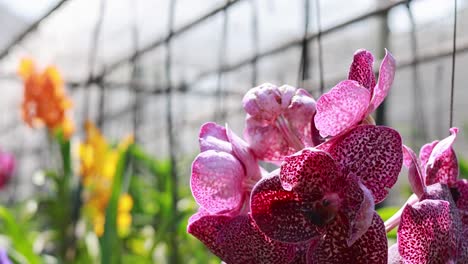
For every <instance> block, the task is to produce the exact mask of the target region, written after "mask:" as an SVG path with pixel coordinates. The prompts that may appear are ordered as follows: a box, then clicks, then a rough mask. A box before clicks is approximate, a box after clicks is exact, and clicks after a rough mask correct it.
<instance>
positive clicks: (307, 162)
mask: <svg viewBox="0 0 468 264" xmlns="http://www.w3.org/2000/svg"><path fill="white" fill-rule="evenodd" d="M340 178H341V179H342V178H343V176H342V173H341V172H340V171H339V170H338V165H337V163H336V162H335V160H333V158H332V157H331V156H330V155H329V154H328V153H326V152H324V151H321V150H316V149H312V148H307V149H303V150H302V151H299V152H297V153H295V154H294V155H291V156H288V157H286V158H285V160H284V162H283V163H282V164H281V173H280V179H281V184H282V186H283V188H284V189H285V190H288V191H290V190H294V191H295V192H297V193H299V194H300V195H306V196H308V197H309V198H310V199H311V200H315V199H320V198H321V197H322V196H323V194H324V192H327V191H328V190H332V189H335V188H333V187H332V186H334V185H335V184H336V180H338V179H340Z"/></svg>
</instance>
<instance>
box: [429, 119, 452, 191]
mask: <svg viewBox="0 0 468 264" xmlns="http://www.w3.org/2000/svg"><path fill="white" fill-rule="evenodd" d="M450 133H451V135H450V136H448V137H446V138H444V139H443V140H441V141H439V143H437V145H435V146H434V148H433V149H432V152H431V155H430V156H429V159H428V160H427V164H426V184H428V185H429V184H433V183H436V182H441V183H446V184H449V185H451V184H454V183H455V182H456V181H457V179H458V160H457V156H456V155H455V151H454V150H453V148H452V145H453V142H454V141H455V139H456V137H457V133H458V129H457V128H451V129H450Z"/></svg>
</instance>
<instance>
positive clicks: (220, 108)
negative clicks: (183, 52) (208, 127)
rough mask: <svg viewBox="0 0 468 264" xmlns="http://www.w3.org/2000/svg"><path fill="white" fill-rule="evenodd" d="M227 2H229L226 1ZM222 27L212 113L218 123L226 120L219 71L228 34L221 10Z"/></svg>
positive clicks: (225, 12)
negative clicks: (213, 110)
mask: <svg viewBox="0 0 468 264" xmlns="http://www.w3.org/2000/svg"><path fill="white" fill-rule="evenodd" d="M228 1H229V0H228ZM222 17H223V22H222V27H221V41H220V42H219V52H218V66H219V71H218V76H217V80H216V86H217V87H216V94H217V100H216V107H215V112H214V120H216V121H218V122H222V121H225V119H226V112H225V107H224V104H225V103H226V102H225V98H224V97H225V94H224V90H225V89H224V88H223V83H222V82H223V71H222V70H221V69H222V68H223V67H224V58H225V57H226V54H225V53H226V46H227V32H228V14H227V9H223V11H222Z"/></svg>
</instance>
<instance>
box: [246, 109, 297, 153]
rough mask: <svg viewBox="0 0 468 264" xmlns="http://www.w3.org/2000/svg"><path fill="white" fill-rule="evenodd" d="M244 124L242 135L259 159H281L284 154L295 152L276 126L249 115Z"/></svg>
mask: <svg viewBox="0 0 468 264" xmlns="http://www.w3.org/2000/svg"><path fill="white" fill-rule="evenodd" d="M245 125H246V127H245V131H244V137H245V139H246V140H247V142H248V143H249V144H250V147H251V149H252V150H253V152H254V154H255V156H257V157H258V158H259V159H261V160H267V161H273V162H275V161H282V159H283V158H284V157H285V156H287V155H291V154H293V153H294V152H296V150H295V149H294V148H292V147H290V146H289V144H288V142H287V141H286V139H285V138H284V136H283V134H282V133H281V131H280V130H279V129H278V127H276V126H272V125H270V124H269V123H266V122H262V121H258V120H256V119H254V118H252V117H251V116H247V119H246V120H245Z"/></svg>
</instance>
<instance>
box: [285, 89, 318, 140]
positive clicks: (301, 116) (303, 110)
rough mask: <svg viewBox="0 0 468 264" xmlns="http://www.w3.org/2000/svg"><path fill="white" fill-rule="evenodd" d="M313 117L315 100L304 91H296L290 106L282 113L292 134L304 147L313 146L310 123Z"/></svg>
mask: <svg viewBox="0 0 468 264" xmlns="http://www.w3.org/2000/svg"><path fill="white" fill-rule="evenodd" d="M314 115H315V100H314V98H312V96H311V95H310V94H309V93H308V92H307V91H306V90H304V89H297V91H296V93H295V95H294V96H293V97H292V100H291V104H290V105H289V106H288V108H287V110H286V111H285V112H284V117H285V119H286V120H287V122H288V124H289V126H291V130H292V133H295V136H296V137H297V138H298V139H299V140H300V141H301V143H302V144H303V145H305V146H313V142H312V130H311V128H312V127H311V123H312V118H313V116H314Z"/></svg>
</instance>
